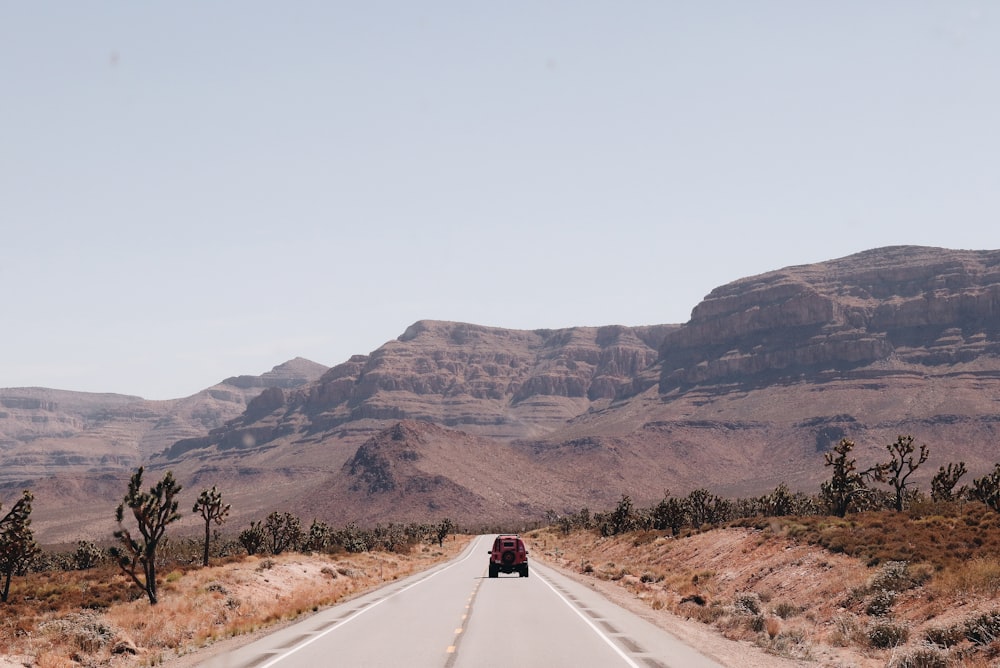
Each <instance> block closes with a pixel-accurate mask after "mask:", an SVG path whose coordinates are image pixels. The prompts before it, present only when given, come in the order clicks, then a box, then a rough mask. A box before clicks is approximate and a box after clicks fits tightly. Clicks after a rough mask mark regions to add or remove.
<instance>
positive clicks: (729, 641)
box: [529, 528, 1000, 668]
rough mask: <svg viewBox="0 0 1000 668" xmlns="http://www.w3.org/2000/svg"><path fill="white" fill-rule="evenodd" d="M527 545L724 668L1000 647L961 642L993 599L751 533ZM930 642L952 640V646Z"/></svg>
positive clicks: (926, 661)
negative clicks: (716, 661)
mask: <svg viewBox="0 0 1000 668" xmlns="http://www.w3.org/2000/svg"><path fill="white" fill-rule="evenodd" d="M532 536H533V538H532ZM529 538H532V540H531V547H532V550H533V554H534V555H535V558H537V559H540V560H542V561H544V562H546V563H549V564H551V565H554V566H557V567H559V568H560V569H562V570H563V571H564V572H567V573H569V574H572V575H573V576H574V577H576V578H578V579H581V580H583V581H586V582H589V583H591V584H592V585H593V586H594V587H595V588H598V589H600V590H601V591H603V592H605V594H606V595H608V596H609V597H611V598H613V599H614V600H616V601H617V602H618V603H619V604H620V605H623V606H625V607H630V608H632V609H634V610H635V611H636V612H639V613H640V614H642V615H644V616H645V617H647V619H649V620H650V621H652V622H654V623H655V624H657V625H659V626H661V627H662V628H664V629H666V630H668V631H671V632H673V633H675V634H676V635H678V636H681V637H683V638H686V639H688V640H689V641H690V642H691V643H692V644H695V645H696V646H697V647H698V648H699V649H700V650H702V651H704V652H706V653H708V654H709V655H711V656H714V657H715V658H716V659H717V660H719V661H720V662H721V663H723V664H725V665H727V666H734V667H736V666H739V667H740V668H746V667H751V666H753V667H756V666H760V667H761V668H764V667H768V668H771V667H778V666H783V667H787V666H801V665H811V666H817V665H818V666H829V667H831V668H846V667H851V668H883V667H885V666H891V667H896V666H899V667H901V668H902V667H905V666H945V665H947V666H976V667H979V666H988V665H989V666H992V665H998V664H995V663H990V661H995V660H996V655H997V650H998V647H997V642H996V641H993V640H992V638H990V637H987V638H985V639H979V640H977V641H975V642H973V641H971V640H970V639H969V637H968V635H969V634H968V633H966V632H965V631H964V629H967V628H968V627H969V625H970V623H971V620H976V619H980V618H982V617H983V616H984V615H986V616H989V615H990V614H992V612H991V611H994V610H997V609H998V608H1000V600H998V597H997V595H996V593H995V592H994V593H992V594H990V593H976V592H973V591H971V589H968V590H965V591H962V590H961V588H958V589H952V590H951V591H950V593H949V592H948V591H947V590H948V589H949V585H948V584H947V583H943V582H938V583H936V584H935V582H934V575H933V574H932V573H931V572H930V569H928V568H926V567H922V566H921V565H910V564H905V563H903V562H889V563H883V564H881V565H879V566H875V567H868V566H866V565H865V564H864V563H862V562H861V561H860V560H858V559H855V558H851V557H848V556H845V555H842V554H833V553H831V552H829V551H827V550H825V549H823V548H822V547H818V546H815V545H809V544H800V543H797V542H796V541H794V540H790V539H787V538H783V537H781V536H775V535H767V534H765V533H764V532H761V531H759V530H755V529H749V528H733V529H718V530H714V531H708V532H705V533H701V534H695V535H692V536H688V537H684V538H678V539H675V538H672V537H669V535H666V536H665V535H663V534H662V533H656V532H647V533H639V534H627V535H622V536H615V537H609V538H602V537H600V536H597V535H595V533H593V532H589V531H577V532H573V533H571V534H569V535H562V534H560V533H558V532H556V531H540V532H535V533H534V534H531V535H529ZM993 631H994V629H993V628H990V629H986V631H985V634H986V635H989V634H990V633H993ZM972 635H973V636H974V635H975V634H972ZM929 637H930V638H935V639H937V638H944V637H947V638H950V640H949V642H950V644H951V646H950V647H946V646H944V645H945V644H946V643H941V644H939V645H934V644H933V643H930V642H929V641H928V638H929Z"/></svg>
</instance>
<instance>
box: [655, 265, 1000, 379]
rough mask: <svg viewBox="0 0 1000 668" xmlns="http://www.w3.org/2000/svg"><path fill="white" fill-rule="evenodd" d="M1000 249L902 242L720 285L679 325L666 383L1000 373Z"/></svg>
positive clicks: (665, 366) (671, 341)
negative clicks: (959, 370) (948, 370)
mask: <svg viewBox="0 0 1000 668" xmlns="http://www.w3.org/2000/svg"><path fill="white" fill-rule="evenodd" d="M998 353H1000V251H953V250H945V249H940V248H924V247H916V246H896V247H890V248H881V249H876V250H871V251H867V252H864V253H858V254H857V255H852V256H850V257H846V258H842V259H838V260H831V261H829V262H822V263H819V264H813V265H806V266H798V267H788V268H786V269H782V270H779V271H773V272H770V273H767V274H761V275H759V276H753V277H750V278H745V279H742V280H739V281H735V282H733V283H730V284H728V285H724V286H722V287H720V288H717V289H715V290H713V291H712V292H711V294H709V295H708V296H707V297H706V298H705V300H704V301H702V302H701V303H700V304H698V305H697V306H696V307H695V309H694V310H693V311H692V313H691V320H690V322H688V323H687V324H685V325H684V326H682V327H680V328H679V329H677V330H674V331H671V332H669V333H668V334H667V336H666V338H665V339H664V341H663V344H662V346H661V348H660V362H661V375H660V391H661V392H663V393H668V392H671V391H674V390H678V389H680V390H683V389H684V388H690V387H692V386H695V385H703V386H704V385H710V384H730V383H738V384H748V383H756V384H759V383H764V382H773V381H775V380H777V379H781V378H786V379H787V378H796V377H803V376H811V377H813V378H815V379H819V378H821V377H829V376H836V375H841V374H844V373H845V372H849V371H851V370H855V369H861V368H866V367H872V366H874V365H880V367H881V368H882V369H886V370H888V369H896V370H904V369H907V370H916V369H927V368H938V369H941V368H942V367H945V366H951V365H964V366H965V367H967V368H970V369H971V368H977V366H978V367H982V370H983V371H985V372H987V373H993V372H996V371H997V364H996V359H997V355H998Z"/></svg>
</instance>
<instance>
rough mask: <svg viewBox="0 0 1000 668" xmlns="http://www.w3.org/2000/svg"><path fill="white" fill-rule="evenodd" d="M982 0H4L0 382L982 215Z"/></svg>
mask: <svg viewBox="0 0 1000 668" xmlns="http://www.w3.org/2000/svg"><path fill="white" fill-rule="evenodd" d="M998 119H1000V5H997V4H995V3H993V2H987V1H986V0H979V1H976V0H965V1H961V0H959V1H948V2H945V1H940V2H920V1H913V0H899V1H896V2H871V1H868V0H865V1H856V2H850V1H848V2H840V1H838V2H833V1H827V2H809V1H806V0H795V1H788V2H753V1H744V0H735V1H733V2H700V1H699V2H685V3H681V2H669V1H667V0H655V1H649V2H629V1H625V2H588V1H583V2H581V1H579V0H576V1H573V2H544V1H541V0H536V1H535V2H518V1H515V2H505V3H485V2H469V1H462V2H434V1H430V2H409V1H407V2H355V3H346V2H336V1H329V0H327V1H323V2H288V3H277V2H266V3H265V2H248V1H240V2H223V1H218V2H189V1H183V0H181V1H172V2H159V3H154V2H143V3H127V2H119V1H116V2H101V1H97V2H68V1H64V2H45V1H37V2H14V1H13V0H11V1H7V0H0V128H2V129H0V285H2V286H3V292H2V294H3V303H4V312H5V316H6V317H5V319H4V327H3V334H2V338H0V342H2V345H0V387H18V386H44V387H53V388H59V389H68V390H82V391H95V392H118V393H123V394H138V395H141V396H144V397H146V398H151V399H163V398H174V397H181V396H187V395H189V394H192V393H194V392H196V391H198V390H200V389H203V388H205V387H207V386H209V385H212V384H214V383H216V382H217V381H219V380H221V379H223V378H225V377H227V376H231V375H237V374H244V373H246V374H258V373H262V372H264V371H267V370H269V369H270V368H271V367H273V366H275V365H276V364H280V363H281V362H284V361H285V360H288V359H290V358H292V357H296V356H302V357H307V358H309V359H312V360H314V361H316V362H319V363H322V364H326V365H329V366H332V365H334V364H337V363H339V362H342V361H345V360H346V359H347V358H348V357H349V356H350V355H352V354H355V353H368V352H371V351H372V350H374V349H376V348H377V347H379V346H380V345H382V344H383V343H384V342H386V341H388V340H390V339H393V338H395V337H397V336H398V335H400V334H401V333H402V332H403V331H404V330H405V329H406V327H407V326H408V325H410V324H411V323H413V322H414V321H416V320H420V319H425V318H430V319H441V320H457V321H464V322H473V323H478V324H483V325H494V326H500V327H509V328H519V329H536V328H561V327H570V326H575V325H605V324H625V325H642V324H655V323H680V322H684V321H686V320H687V319H688V317H689V315H690V312H691V309H692V308H693V307H694V306H695V305H696V304H697V303H698V301H700V300H701V299H702V298H703V297H704V296H705V295H706V294H708V292H710V291H711V290H712V289H713V288H715V287H717V286H719V285H722V284H724V283H727V282H729V281H732V280H735V279H737V278H741V277H744V276H749V275H753V274H758V273H762V272H765V271H770V270H772V269H778V268H781V267H784V266H788V265H793V264H805V263H810V262H817V261H821V260H826V259H831V258H835V257H841V256H844V255H848V254H851V253H854V252H857V251H861V250H866V249H869V248H874V247H878V246H885V245H895V244H921V245H933V246H943V247H949V248H974V249H987V248H989V249H995V248H1000V220H998V212H1000V120H998Z"/></svg>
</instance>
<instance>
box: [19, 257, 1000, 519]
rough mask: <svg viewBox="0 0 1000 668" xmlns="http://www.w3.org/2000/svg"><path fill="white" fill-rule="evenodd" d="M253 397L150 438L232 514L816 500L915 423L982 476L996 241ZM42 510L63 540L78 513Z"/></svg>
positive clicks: (409, 334) (445, 351)
mask: <svg viewBox="0 0 1000 668" xmlns="http://www.w3.org/2000/svg"><path fill="white" fill-rule="evenodd" d="M251 384H252V383H251ZM227 387H234V385H227ZM254 390H260V391H259V392H257V394H256V396H254V397H253V398H252V399H251V398H249V395H248V400H247V401H246V404H245V409H241V410H240V411H239V412H238V413H234V414H232V415H229V416H227V418H226V419H224V420H219V421H217V422H216V423H215V424H212V425H208V424H205V425H204V427H203V428H202V429H201V430H200V431H199V430H198V428H197V427H192V428H191V429H189V431H188V433H185V434H183V435H179V436H178V438H174V439H173V440H171V441H170V442H166V440H165V439H164V440H160V441H157V445H159V446H162V447H160V448H159V449H158V454H156V455H152V452H153V451H154V448H152V447H151V448H148V449H141V450H139V452H142V453H149V454H148V456H146V461H148V463H149V464H150V467H151V470H152V471H162V470H165V469H167V468H170V469H173V470H174V471H175V474H176V475H177V476H178V477H179V478H180V479H181V480H182V482H184V483H185V485H186V487H188V488H189V490H190V492H191V494H192V499H193V497H194V496H195V495H196V494H197V490H198V489H200V488H203V487H205V486H211V485H212V484H219V485H220V487H221V488H222V489H223V490H224V491H226V492H227V493H228V494H229V495H230V496H231V497H232V502H233V506H234V519H233V521H234V522H240V521H245V520H247V519H249V518H254V517H259V516H260V515H261V514H263V513H266V512H269V511H271V510H275V509H279V510H283V509H288V510H294V511H295V512H297V513H299V514H301V515H303V516H304V517H305V518H306V519H307V521H308V520H309V519H312V517H314V516H315V517H318V518H320V519H324V520H326V521H329V522H333V523H337V522H346V521H358V522H362V523H364V522H375V521H383V522H386V521H394V520H399V521H402V520H405V519H408V518H415V517H426V516H427V515H440V516H449V517H451V518H452V519H454V520H457V521H461V522H480V521H482V522H485V521H490V522H493V521H496V522H518V521H524V520H527V519H531V518H537V517H540V516H541V515H542V514H543V513H544V512H545V511H546V510H552V511H554V512H557V513H561V512H567V511H575V510H578V509H579V508H580V507H582V506H587V507H589V508H591V509H593V510H600V509H603V508H607V507H610V506H611V505H613V504H614V502H615V501H616V500H617V499H618V498H620V496H621V494H623V493H628V494H630V495H632V496H633V498H634V499H635V500H636V501H637V502H640V503H652V502H654V501H655V500H656V499H658V498H661V497H662V495H663V493H664V492H665V491H666V490H668V489H669V490H671V491H673V492H674V493H686V492H688V491H690V490H691V489H694V488H696V487H707V488H710V489H712V490H713V491H714V492H716V493H720V494H733V495H737V494H757V493H765V492H767V491H770V490H771V489H773V487H774V486H775V485H777V484H778V483H780V482H786V483H787V484H789V485H790V486H792V487H795V488H799V489H803V490H806V491H815V490H816V489H818V486H819V482H820V480H821V479H823V478H825V477H826V472H825V471H824V467H823V453H824V452H826V451H827V450H828V449H829V448H830V447H831V446H832V445H833V444H835V443H836V442H837V441H838V440H839V439H840V438H843V437H848V438H851V439H853V440H855V442H856V443H858V448H857V449H856V451H855V454H856V455H857V457H858V459H859V461H861V462H865V461H872V462H873V461H874V460H875V459H878V458H881V457H882V455H883V453H884V447H885V445H886V444H887V443H889V442H891V441H893V440H894V439H895V437H896V435H897V434H912V435H913V436H914V437H915V438H916V440H917V441H918V443H927V444H928V445H930V447H931V459H930V460H929V461H928V462H927V464H925V467H924V469H922V470H921V472H920V476H918V477H921V476H922V478H921V479H922V480H925V481H926V479H927V478H928V477H929V476H930V475H931V474H933V472H934V471H935V470H936V469H937V467H938V466H940V465H943V464H945V463H947V462H951V461H958V460H963V461H965V462H966V463H967V464H968V466H969V468H970V471H971V472H972V474H973V475H981V474H982V473H983V472H985V471H986V470H987V469H989V468H991V467H992V465H993V464H994V463H996V462H997V461H1000V451H998V449H997V446H996V444H997V435H998V434H997V431H998V426H1000V408H998V406H1000V251H958V250H948V249H940V248H926V247H916V246H898V247H890V248H881V249H875V250H871V251H866V252H863V253H858V254H856V255H852V256H849V257H846V258H840V259H836V260H831V261H828V262H822V263H817V264H812V265H802V266H796V267H787V268H784V269H780V270H777V271H773V272H769V273H766V274H761V275H759V276H753V277H748V278H744V279H740V280H738V281H734V282H732V283H730V284H727V285H724V286H721V287H719V288H717V289H715V290H713V291H712V292H711V293H710V294H709V295H708V296H707V297H706V298H705V299H704V300H703V301H702V302H701V303H700V304H698V305H696V306H695V308H694V309H693V311H692V317H691V320H690V321H689V322H687V323H684V324H683V325H651V326H647V327H623V326H608V327H572V328H567V329H562V330H535V331H524V330H506V329H501V328H492V327H482V326H478V325H472V324H466V323H451V322H436V321H421V322H418V323H415V324H414V325H412V326H411V327H409V328H408V329H407V330H406V331H405V332H404V333H403V334H402V335H401V336H400V337H399V338H398V339H397V340H395V341H391V342H389V343H387V344H385V345H384V346H382V347H381V348H379V349H378V350H376V351H374V352H372V353H370V354H369V355H356V356H354V357H352V358H351V359H350V360H348V361H346V362H344V363H342V364H339V365H336V366H334V367H332V368H330V369H329V370H326V371H325V372H324V373H322V375H320V376H318V377H316V378H313V379H311V380H309V381H308V382H303V383H301V384H299V385H292V386H283V385H280V384H271V385H268V386H266V387H255V388H254ZM251 394H252V393H251ZM3 396H5V395H2V394H0V397H3ZM21 398H22V399H25V398H28V397H21ZM119 403H120V404H121V406H120V407H119V408H117V409H116V410H122V408H123V407H124V406H127V405H128V403H127V402H125V401H121V402H119ZM5 410H11V409H5ZM17 410H24V409H17ZM132 419H136V418H132ZM112 422H114V421H112ZM123 422H126V421H125V420H123ZM2 424H4V423H3V422H2V421H0V425H2ZM114 424H119V423H118V422H114ZM188 424H190V423H188ZM108 428H110V427H108ZM117 428H118V429H123V427H121V426H118V427H117ZM108 433H110V432H108ZM71 440H75V438H74V439H71ZM102 442H103V441H102ZM145 442H150V441H145ZM17 443H18V445H17V448H14V449H18V448H22V447H24V446H23V442H22V441H18V442H17ZM92 447H94V448H95V452H97V449H96V446H92ZM104 447H105V448H107V447H108V446H104ZM10 450H11V448H9V447H8V448H6V449H5V451H4V453H5V456H7V457H11V456H12V455H11V454H10ZM29 451H30V449H29ZM108 454H110V453H108V452H105V451H102V452H101V455H102V456H103V455H108ZM8 461H15V460H12V459H8ZM18 461H23V460H18ZM134 461H135V460H125V459H121V460H112V459H106V460H100V461H96V462H95V461H93V460H90V461H87V462H79V463H77V464H75V466H77V467H78V468H77V469H75V470H77V471H80V473H81V475H84V476H87V475H90V476H97V475H98V474H104V473H105V472H107V473H110V472H112V471H113V470H115V468H116V467H118V470H119V471H122V470H123V465H127V466H132V465H133V464H134ZM14 468H15V469H16V468H17V467H14ZM28 468H30V467H28ZM20 470H22V471H24V470H26V469H25V468H24V467H23V466H22V467H21V469H20ZM34 472H35V473H37V472H38V468H36V469H34ZM28 478H30V476H25V479H28ZM80 479H81V478H79V476H78V477H77V481H78V482H79V480H80ZM94 481H95V483H94V488H95V489H99V488H100V489H103V488H102V487H101V485H100V484H99V483H100V480H99V479H98V478H97V477H95V478H94ZM37 484H39V485H42V484H43V483H42V481H39V482H38V483H37ZM86 487H87V486H86V485H83V488H86ZM38 496H39V497H41V495H38ZM118 496H120V492H119V493H118ZM74 498H75V497H74ZM74 503H77V504H79V501H74ZM37 505H38V508H39V521H38V524H39V526H42V525H43V524H44V526H46V527H48V528H49V529H50V530H51V535H53V536H55V535H60V536H66V535H69V532H68V529H69V528H70V527H71V526H72V527H81V526H83V525H85V524H86V522H84V521H82V520H78V521H75V522H71V523H70V522H65V521H60V519H59V518H60V517H61V515H60V513H63V512H64V509H61V508H59V507H57V504H56V505H53V506H49V508H48V510H46V512H45V513H43V512H41V511H42V505H43V504H42V502H41V498H40V500H39V502H38V504H37ZM112 507H113V504H112ZM43 515H44V516H45V518H46V519H45V521H44V522H43V521H42V517H43ZM101 521H104V520H101Z"/></svg>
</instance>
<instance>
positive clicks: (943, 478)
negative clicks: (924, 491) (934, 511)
mask: <svg viewBox="0 0 1000 668" xmlns="http://www.w3.org/2000/svg"><path fill="white" fill-rule="evenodd" d="M966 473H967V471H966V469H965V462H959V463H958V464H952V463H949V464H948V467H947V468H945V467H944V466H942V467H941V468H939V469H938V472H937V473H935V474H934V478H933V479H932V480H931V498H932V499H933V500H935V501H954V500H955V498H956V496H961V495H962V494H963V493H964V491H966V490H967V488H966V487H965V485H963V486H962V489H960V490H959V491H958V492H957V493H956V492H955V485H957V484H958V481H959V479H960V478H961V477H962V476H964V475H965V474H966Z"/></svg>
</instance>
